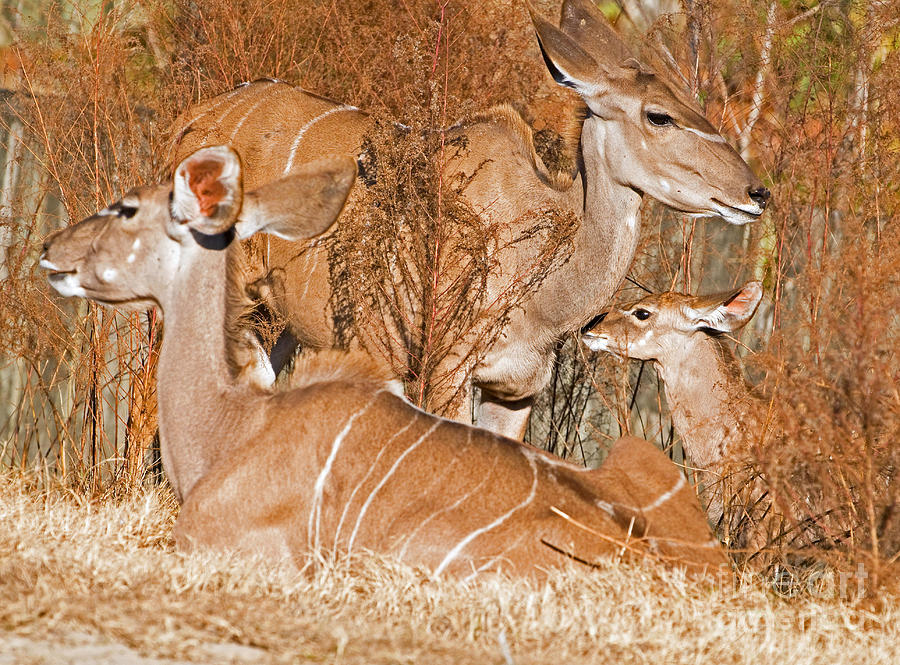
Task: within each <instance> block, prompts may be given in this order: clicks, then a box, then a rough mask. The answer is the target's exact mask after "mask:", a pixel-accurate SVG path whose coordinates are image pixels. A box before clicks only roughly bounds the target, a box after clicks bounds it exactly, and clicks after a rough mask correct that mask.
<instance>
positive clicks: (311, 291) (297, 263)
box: [174, 0, 769, 438]
mask: <svg viewBox="0 0 900 665" xmlns="http://www.w3.org/2000/svg"><path fill="white" fill-rule="evenodd" d="M532 20H533V23H534V27H535V30H536V31H537V37H538V42H539V44H540V47H541V52H542V54H543V57H544V60H545V61H546V64H547V67H548V68H549V70H550V73H551V74H552V75H553V77H554V78H555V79H556V81H557V82H558V83H559V84H561V85H564V86H568V87H570V88H572V89H574V90H575V91H576V92H577V93H578V94H579V95H580V96H581V98H582V99H583V100H584V103H585V104H586V106H587V112H586V113H587V117H586V118H585V119H584V122H583V126H582V130H581V140H580V145H579V153H578V164H579V168H578V171H577V173H576V174H575V176H574V180H573V179H572V178H571V177H560V176H556V175H553V174H551V173H549V172H548V170H547V168H546V167H545V165H544V163H543V162H542V161H541V159H540V157H539V156H538V155H537V154H536V152H535V150H534V147H533V142H532V134H531V129H530V128H529V127H528V125H527V124H526V123H525V122H524V121H523V119H522V118H521V116H520V115H519V114H518V113H517V112H515V111H514V110H512V109H511V108H510V107H500V108H497V109H492V110H491V111H488V112H487V113H485V114H483V115H481V116H479V117H478V118H476V119H473V120H472V121H469V122H466V123H464V124H462V125H460V126H457V127H454V128H451V129H449V130H447V132H446V134H447V142H446V145H447V146H450V147H449V148H448V150H447V154H446V159H447V161H446V163H445V164H444V165H443V172H444V174H445V176H446V181H448V182H453V181H462V182H468V185H467V186H466V187H465V189H464V191H463V192H462V195H463V197H464V198H465V199H466V201H467V202H468V204H469V205H470V206H471V208H472V209H473V210H475V211H476V213H478V214H479V215H481V216H482V218H483V219H484V220H485V223H487V224H495V225H496V227H497V228H502V229H507V232H508V233H509V234H510V236H511V237H519V236H523V235H525V230H526V228H527V227H528V226H529V225H531V224H533V221H534V219H533V216H534V214H540V212H541V211H545V210H549V209H556V210H561V211H568V212H571V213H572V214H574V215H575V216H576V217H577V218H578V219H579V220H580V225H579V226H578V228H577V230H576V231H575V234H574V238H573V241H572V247H573V252H572V254H571V256H570V257H569V259H568V261H566V262H565V263H564V265H562V267H560V268H559V269H557V270H555V271H554V272H553V273H552V274H550V275H549V276H548V277H547V278H545V279H543V281H541V283H540V285H539V286H538V287H537V288H536V290H535V291H534V292H533V293H531V294H529V296H528V297H527V299H526V300H525V301H524V302H523V303H520V305H521V306H520V307H518V308H516V309H515V310H514V311H513V312H512V313H511V315H510V317H509V321H508V324H507V325H506V326H505V328H504V329H503V334H502V335H500V336H499V338H498V339H497V340H496V342H494V343H493V344H492V345H491V346H490V348H488V349H483V350H482V351H483V352H482V353H480V354H478V357H479V360H478V362H477V365H476V366H475V367H474V368H473V369H472V374H471V376H472V382H473V383H474V385H475V386H477V387H479V388H480V389H481V395H482V399H481V411H480V414H479V415H478V416H477V422H478V424H480V425H482V426H484V427H487V428H488V429H491V430H493V431H496V432H499V433H503V434H505V435H507V436H511V437H514V438H521V437H522V436H523V434H524V429H525V426H526V424H527V420H528V415H529V414H530V411H531V404H532V402H533V398H534V396H535V395H536V393H538V392H539V391H540V390H541V389H542V388H543V387H544V386H545V385H546V383H547V381H548V380H549V376H550V371H551V366H552V362H553V357H554V348H555V346H556V344H557V342H558V341H559V339H560V338H561V337H562V336H563V335H564V334H566V333H567V332H570V331H573V330H578V329H579V328H580V327H581V326H583V325H584V324H585V323H587V322H588V320H589V319H590V318H591V317H592V316H593V315H594V314H596V312H598V311H600V309H601V308H602V307H604V306H605V304H606V303H607V302H608V301H609V300H610V298H611V297H612V295H613V293H614V292H615V290H616V289H617V288H618V286H619V284H620V283H621V282H622V280H623V279H624V278H625V275H626V273H627V271H628V269H629V267H630V266H631V262H632V259H633V257H634V252H635V248H636V245H637V241H638V236H639V233H640V206H641V200H642V198H643V195H644V194H645V193H646V194H649V195H650V196H652V197H654V198H656V199H658V200H659V201H661V202H663V203H665V204H666V205H668V206H670V207H672V208H674V209H676V210H678V211H681V212H683V213H685V214H687V215H692V216H714V215H718V216H721V217H723V218H724V219H725V220H726V221H728V222H730V223H732V224H744V223H746V222H750V221H753V220H754V219H756V218H757V217H759V215H760V214H761V213H762V212H763V210H764V209H765V207H766V204H767V202H768V199H769V192H768V190H767V189H765V188H764V187H763V186H762V184H761V183H760V181H759V180H758V179H757V178H756V176H754V174H753V173H752V172H751V171H750V169H749V167H748V166H747V165H746V164H745V163H744V161H743V160H742V159H741V158H740V156H739V155H738V154H737V153H736V152H735V151H734V149H733V148H731V146H729V145H728V143H727V142H726V141H725V139H724V138H723V137H722V136H721V135H720V134H719V133H718V132H717V131H716V130H715V129H714V128H713V127H712V126H711V125H710V123H709V122H708V121H707V120H706V118H704V117H703V115H702V114H701V112H700V111H699V109H698V107H697V105H696V104H695V103H694V102H692V101H687V100H686V99H685V98H684V97H683V96H681V95H679V94H677V93H676V92H674V91H673V89H672V88H670V87H669V85H667V84H666V83H665V82H664V81H663V80H662V78H660V77H659V76H657V75H656V74H654V73H652V72H651V71H649V70H648V69H647V68H646V67H644V66H642V65H640V64H639V63H638V62H637V61H636V60H635V59H634V58H632V57H631V54H630V53H629V51H628V48H627V47H626V46H625V44H624V43H623V42H622V41H621V40H620V39H619V37H618V36H617V35H616V34H615V32H614V31H613V30H612V28H611V27H610V26H609V25H608V23H607V22H606V19H605V18H604V17H603V16H602V14H601V13H600V12H599V10H598V9H597V8H596V7H595V6H594V4H593V3H592V2H590V0H565V2H564V3H563V6H562V19H561V22H560V28H556V27H554V26H553V25H551V24H550V23H548V22H547V21H546V20H544V19H543V18H541V17H540V16H538V15H536V14H534V13H533V12H532ZM370 123H371V121H370V119H369V118H368V116H367V115H366V114H365V113H364V112H362V111H360V110H358V109H356V108H353V107H350V106H345V105H341V104H338V103H336V102H333V101H330V100H327V99H324V98H321V97H318V96H316V95H313V94H311V93H308V92H305V91H303V90H301V89H299V88H294V87H291V86H290V85H288V84H286V83H283V82H278V81H268V80H264V81H257V82H254V83H250V84H245V85H243V86H241V87H238V88H236V89H234V90H232V91H231V92H228V93H225V94H222V95H219V96H218V97H215V98H213V99H211V100H208V101H206V102H204V103H202V104H199V105H197V106H195V107H193V108H192V109H190V110H189V111H188V112H187V113H186V114H185V115H184V116H183V119H182V121H181V123H180V126H179V128H178V131H177V133H176V146H175V151H174V152H175V155H176V159H175V161H177V160H178V159H181V158H183V157H184V156H186V155H188V154H190V153H191V152H193V151H194V150H196V149H197V148H200V147H202V146H204V145H210V144H214V143H228V144H230V145H232V146H233V147H234V148H235V149H236V150H237V151H238V152H239V153H240V154H241V155H242V156H243V159H244V161H245V163H246V165H247V181H248V186H249V187H255V186H256V185H258V184H261V183H264V182H267V181H269V180H271V179H272V178H278V177H282V176H284V175H288V174H290V173H292V172H293V171H294V170H295V169H297V168H300V167H301V165H302V164H303V163H305V162H307V161H310V160H312V159H317V158H319V157H321V156H323V155H357V154H358V153H359V152H360V150H361V146H362V143H363V140H364V138H365V136H366V134H367V132H369V131H370V129H371V124H370ZM453 146H456V147H455V148H454V147H453ZM455 178H457V180H454V179H455ZM538 243H539V241H538V240H534V241H525V242H517V243H515V244H514V245H513V246H512V247H511V248H509V249H506V250H504V251H503V252H502V255H501V256H500V264H501V266H502V270H499V271H498V273H497V274H495V275H493V276H492V278H491V280H490V282H489V284H488V288H487V290H488V295H487V297H486V298H485V302H495V301H497V300H498V299H499V295H500V294H502V293H506V292H507V291H508V290H509V289H510V288H511V284H512V283H513V282H514V280H519V279H521V278H522V275H523V274H526V273H527V272H528V271H529V270H530V267H531V266H533V265H534V264H535V256H536V254H537V253H538V252H539V247H538ZM261 254H264V256H265V257H266V258H265V260H262V261H260V262H259V264H258V265H256V266H254V270H253V274H252V279H255V280H258V281H259V283H264V282H265V281H266V280H265V277H266V275H275V274H277V275H278V278H277V280H273V283H272V284H270V287H271V288H263V289H262V291H263V292H264V293H266V294H267V299H268V304H269V305H270V306H271V307H272V308H273V309H274V310H276V311H277V312H278V313H279V314H281V315H282V316H283V318H284V319H286V320H287V322H288V329H289V331H290V332H291V333H292V335H293V337H294V338H296V340H298V341H299V343H300V344H302V345H305V346H307V347H310V348H322V347H329V346H332V345H334V344H335V343H336V337H335V321H334V318H333V312H332V310H331V308H330V304H329V303H330V302H331V298H332V295H333V292H332V284H331V282H330V281H329V274H330V273H329V262H328V257H327V253H326V251H325V250H324V249H323V248H322V247H306V246H298V245H296V244H292V243H289V242H287V241H283V240H278V239H271V240H267V242H266V247H265V251H264V252H262V253H261ZM573 287H577V288H573ZM401 315H402V316H403V317H404V318H405V319H407V320H414V319H415V318H416V316H415V313H413V312H406V313H401ZM478 343H479V339H478V338H477V335H474V334H473V335H472V336H470V337H468V338H462V339H459V340H458V341H457V342H456V347H457V348H454V349H451V350H450V351H449V353H448V354H447V355H448V358H451V359H458V358H466V357H469V356H470V354H469V349H471V348H473V346H474V345H477V344H478ZM364 346H371V345H365V344H364ZM460 381H461V379H459V380H457V383H456V384H455V385H449V386H448V387H447V389H446V390H447V392H448V394H454V393H456V392H457V391H458V389H459V388H460V385H461V383H460ZM437 401H438V402H440V400H437ZM467 401H468V400H465V399H463V400H457V402H456V403H457V404H458V405H460V406H459V411H458V412H455V413H448V415H450V416H452V417H455V418H456V419H459V420H462V421H469V420H470V419H471V416H470V414H469V412H468V410H467V409H468V405H467Z"/></svg>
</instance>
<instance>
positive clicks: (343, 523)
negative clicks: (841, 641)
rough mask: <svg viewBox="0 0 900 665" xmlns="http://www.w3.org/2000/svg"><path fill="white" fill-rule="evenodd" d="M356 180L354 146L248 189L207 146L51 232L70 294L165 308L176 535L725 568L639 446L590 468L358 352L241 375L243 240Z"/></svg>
mask: <svg viewBox="0 0 900 665" xmlns="http://www.w3.org/2000/svg"><path fill="white" fill-rule="evenodd" d="M354 179H355V163H354V162H353V160H351V159H348V158H343V159H330V160H324V161H319V162H314V163H309V164H307V165H306V166H305V167H304V168H302V169H297V170H295V171H294V175H292V176H290V177H288V178H286V179H283V180H279V181H275V182H270V183H267V184H266V185H263V186H261V187H259V188H257V189H256V190H255V191H251V192H247V193H244V191H243V187H242V169H241V164H240V160H239V158H238V156H237V154H236V153H235V152H234V151H232V150H231V149H229V148H227V147H224V146H218V147H211V148H206V149H202V150H200V151H198V152H196V153H194V154H192V155H191V156H189V157H187V158H186V159H185V160H183V161H182V162H181V163H180V164H179V165H178V166H177V168H176V169H175V173H174V179H173V181H172V182H170V183H166V184H162V185H158V186H152V187H143V188H140V189H136V190H134V191H132V192H130V193H128V194H126V195H125V197H123V199H122V200H121V201H118V202H116V203H114V204H112V205H110V206H109V207H108V208H106V209H104V210H102V211H100V212H98V213H97V214H96V215H94V216H92V217H89V218H88V219H86V220H84V221H82V222H80V223H78V224H76V225H74V226H71V227H69V228H67V229H64V230H62V231H60V232H58V233H56V234H55V235H53V236H51V237H50V238H48V239H47V241H46V242H45V247H44V254H43V255H42V259H41V265H42V266H43V267H44V268H46V269H47V270H49V271H50V274H49V279H50V282H51V284H52V285H53V286H54V288H55V289H56V290H57V291H58V292H60V293H61V294H63V295H74V296H81V297H87V298H90V299H92V300H94V301H96V302H99V303H101V304H106V305H111V306H114V307H117V308H122V309H129V308H144V307H147V306H148V305H150V304H152V305H156V306H158V307H159V308H160V309H161V311H162V313H163V316H164V320H165V329H166V334H165V337H164V340H163V342H162V347H161V350H160V359H159V366H158V393H159V422H160V434H161V451H162V460H163V465H164V468H165V472H166V475H167V477H168V479H169V481H170V483H171V485H172V487H173V488H174V490H175V493H176V495H177V497H178V499H179V500H180V501H182V502H183V505H182V509H181V513H180V515H179V517H178V520H177V523H176V525H175V538H176V542H177V544H178V546H179V547H180V548H190V547H195V546H201V547H212V548H218V549H227V550H235V551H239V552H248V553H253V554H262V555H265V556H267V557H268V558H269V559H271V560H278V561H284V562H287V563H288V564H290V565H293V566H295V567H297V568H300V567H302V566H303V565H304V562H305V561H306V560H307V556H308V555H309V554H310V553H312V552H317V551H320V550H325V551H337V552H344V553H352V552H358V551H360V550H371V551H374V552H379V553H383V554H387V555H391V556H395V557H398V558H399V559H401V560H403V561H406V562H408V563H410V564H414V565H421V566H425V567H427V568H428V569H429V570H430V571H432V572H433V573H434V574H435V575H441V574H444V573H446V574H451V575H456V576H459V577H463V578H467V577H470V576H473V575H476V574H480V573H497V572H499V573H504V574H510V575H516V576H530V577H540V576H542V575H544V574H545V573H546V572H547V571H548V570H550V569H552V568H555V567H560V566H565V565H568V564H572V565H578V562H581V563H582V564H588V565H607V564H608V563H609V561H610V557H611V556H612V557H615V556H625V557H626V558H640V557H649V558H650V559H654V560H657V559H658V560H662V561H664V562H666V563H668V564H670V565H683V566H687V567H689V568H690V569H692V570H695V571H700V570H712V569H718V568H719V567H721V566H724V565H725V564H726V557H725V556H724V554H723V551H722V549H721V548H720V546H719V544H718V543H717V542H716V541H715V540H713V539H712V538H711V534H710V531H709V528H708V526H707V524H706V520H705V518H704V516H703V514H702V512H701V511H700V508H699V505H698V504H697V501H696V497H694V496H693V493H692V492H691V490H690V488H689V487H688V486H687V484H686V482H685V480H684V477H683V476H682V474H681V473H680V472H679V470H678V469H677V468H676V467H675V466H674V465H673V464H671V462H670V461H669V460H668V459H667V458H666V457H665V456H664V455H663V454H662V453H661V452H660V451H659V450H658V449H656V448H655V447H653V446H652V445H650V444H649V443H647V442H646V441H642V440H638V439H625V440H622V441H620V442H618V443H617V444H616V445H615V446H614V447H613V448H612V451H611V452H610V455H609V458H608V459H607V461H606V463H605V464H604V465H603V466H602V467H601V468H599V469H597V470H588V469H583V468H579V467H576V466H573V465H570V464H567V463H565V462H562V461H559V460H557V459H555V458H553V457H552V456H550V455H548V454H546V453H544V452H542V451H539V450H536V449H534V448H531V447H528V446H526V445H523V444H521V443H518V442H516V441H513V440H510V439H507V438H503V437H499V436H497V435H495V434H493V433H491V432H488V431H485V430H483V429H477V428H474V427H471V426H467V425H464V424H461V423H458V422H454V421H450V420H445V419H442V418H439V417H437V416H433V415H430V414H428V413H425V412H424V411H421V410H420V409H417V408H415V407H414V406H412V405H411V404H410V403H409V402H407V401H406V400H405V399H404V398H402V397H401V396H399V395H398V394H397V392H398V388H397V386H396V382H394V381H392V380H391V377H390V376H385V375H384V373H383V372H380V371H379V370H378V368H377V367H375V366H373V365H372V363H371V361H370V360H368V359H367V358H366V357H365V356H363V355H361V354H344V353H339V352H334V351H329V352H324V353H323V354H322V355H320V356H317V357H315V358H312V359H307V360H305V361H302V362H301V363H300V364H299V366H298V368H297V371H296V374H295V378H294V387H293V388H292V389H290V390H285V391H282V392H276V391H274V390H272V389H267V388H264V387H261V386H259V385H257V384H256V383H254V382H252V381H240V380H236V379H235V373H236V372H238V371H240V370H241V367H240V366H237V365H236V364H235V362H234V361H233V359H229V356H228V355H227V353H228V351H227V349H228V346H229V336H230V335H233V334H237V333H236V332H235V330H234V321H235V318H236V317H238V316H239V314H240V307H241V306H242V304H241V303H239V302H237V301H236V299H235V297H234V291H233V284H229V283H230V282H233V281H235V280H238V279H240V271H241V270H242V266H241V264H240V260H241V253H240V252H239V251H238V242H237V240H238V239H239V238H246V237H249V236H250V235H252V234H254V233H257V232H263V233H268V234H274V235H278V236H279V237H283V238H287V239H291V240H300V239H303V238H311V237H314V236H316V235H318V234H321V233H323V232H325V231H326V230H327V229H328V228H329V227H330V225H331V223H332V222H333V220H334V219H335V217H336V216H337V215H338V213H339V212H340V210H341V208H342V206H343V204H344V201H345V199H346V197H347V194H348V192H349V190H350V188H351V185H352V183H353V182H354ZM236 310H237V311H236Z"/></svg>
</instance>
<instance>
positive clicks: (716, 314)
mask: <svg viewBox="0 0 900 665" xmlns="http://www.w3.org/2000/svg"><path fill="white" fill-rule="evenodd" d="M762 294H763V288H762V283H760V282H747V283H746V284H744V286H742V287H741V288H739V289H736V290H735V291H731V292H729V293H724V294H718V295H714V296H703V297H700V298H698V299H697V300H696V301H695V303H694V305H693V306H691V307H689V308H688V312H687V314H688V317H689V318H690V319H691V327H692V329H694V330H697V329H700V328H709V329H712V330H716V331H718V332H734V331H735V330H739V329H740V328H742V327H743V326H744V325H745V324H746V323H747V321H749V320H750V319H751V318H753V315H754V314H755V313H756V308H757V307H758V306H759V302H760V300H761V299H762Z"/></svg>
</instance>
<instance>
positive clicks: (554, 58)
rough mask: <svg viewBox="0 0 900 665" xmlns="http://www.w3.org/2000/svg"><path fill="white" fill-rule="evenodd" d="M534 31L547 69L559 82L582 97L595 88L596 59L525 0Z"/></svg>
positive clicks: (595, 89) (590, 93) (595, 90)
mask: <svg viewBox="0 0 900 665" xmlns="http://www.w3.org/2000/svg"><path fill="white" fill-rule="evenodd" d="M525 6H526V7H528V13H529V14H531V22H532V23H533V24H534V30H535V32H536V33H537V38H538V45H539V46H540V47H541V55H542V56H543V57H544V62H545V63H546V65H547V69H549V70H550V74H551V76H553V79H554V80H555V81H556V82H557V83H559V84H560V85H564V86H567V87H569V88H573V89H575V90H576V91H577V92H578V93H579V94H580V95H581V96H582V97H587V96H590V95H593V94H595V93H596V92H597V85H596V79H597V77H598V75H599V68H598V66H597V62H596V61H595V60H594V58H592V57H591V56H590V55H589V54H588V52H587V51H585V50H584V49H583V48H581V46H579V45H578V43H577V42H576V41H575V40H574V39H572V38H571V37H570V36H568V35H567V34H565V33H564V32H562V31H561V30H560V29H559V28H557V27H555V26H554V25H553V24H551V23H550V22H549V21H547V20H546V19H545V18H544V17H542V16H541V15H540V14H538V13H537V12H536V11H535V10H534V7H532V6H531V3H530V2H527V1H526V2H525Z"/></svg>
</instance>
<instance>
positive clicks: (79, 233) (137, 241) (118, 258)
mask: <svg viewBox="0 0 900 665" xmlns="http://www.w3.org/2000/svg"><path fill="white" fill-rule="evenodd" d="M355 176H356V164H355V161H354V160H353V159H351V158H349V157H348V158H335V159H327V160H321V161H318V162H313V163H311V164H309V165H308V166H306V167H304V169H303V170H302V172H297V173H296V174H295V175H292V176H290V177H288V178H284V179H282V180H278V181H275V182H273V183H270V184H268V185H265V186H263V187H261V188H259V189H257V190H255V191H253V192H248V193H246V194H245V193H244V192H243V186H242V179H241V162H240V159H239V158H238V155H237V153H236V152H234V150H232V149H231V148H228V147H225V146H215V147H211V148H203V149H201V150H198V151H197V152H195V153H193V154H192V155H190V156H189V157H187V158H186V159H185V160H183V161H182V162H181V163H180V164H179V165H178V167H177V168H176V169H175V173H174V177H173V179H172V181H171V182H169V183H165V184H161V185H154V186H148V187H140V188H137V189H134V190H132V191H130V192H129V193H127V194H126V195H125V196H124V197H122V199H120V200H119V201H117V202H115V203H113V204H112V205H110V206H108V207H106V208H104V209H103V210H101V211H100V212H98V213H96V214H94V215H93V216H91V217H88V218H87V219H85V220H83V221H81V222H79V223H78V224H75V225H73V226H70V227H68V228H66V229H63V230H61V231H58V232H56V233H54V234H53V235H51V236H49V237H48V238H47V239H46V241H45V242H44V251H43V254H42V255H41V260H40V265H41V267H43V268H45V269H47V270H49V271H50V273H49V275H48V278H49V280H50V284H51V285H52V286H53V288H55V289H56V290H57V291H58V292H59V293H60V294H62V295H64V296H82V297H85V298H90V299H91V300H95V301H97V302H99V303H101V304H105V305H114V306H116V307H118V308H121V309H145V308H146V307H148V306H150V305H154V304H155V305H161V306H162V305H164V303H165V302H166V301H167V299H168V296H169V295H170V294H169V290H170V288H171V283H172V280H173V277H174V276H175V275H176V274H178V273H179V272H184V271H185V270H186V269H187V268H189V266H190V264H191V262H192V261H193V259H194V258H195V257H197V256H199V255H200V254H202V253H203V252H208V251H210V250H223V249H225V248H227V247H228V246H229V245H230V244H231V242H232V240H233V239H234V238H245V237H248V236H250V235H252V234H253V233H256V232H258V231H261V232H266V233H271V234H275V235H278V236H281V237H284V238H288V239H297V240H299V239H303V238H310V237H312V236H316V235H318V234H320V233H323V232H324V231H326V230H327V229H328V228H329V227H330V226H331V224H332V223H333V222H334V220H335V219H336V217H337V216H338V214H339V213H340V211H341V209H342V208H343V205H344V202H345V201H346V199H347V195H348V193H349V191H350V188H351V187H352V185H353V182H354V180H355ZM222 278H223V279H224V275H223V277H222Z"/></svg>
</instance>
